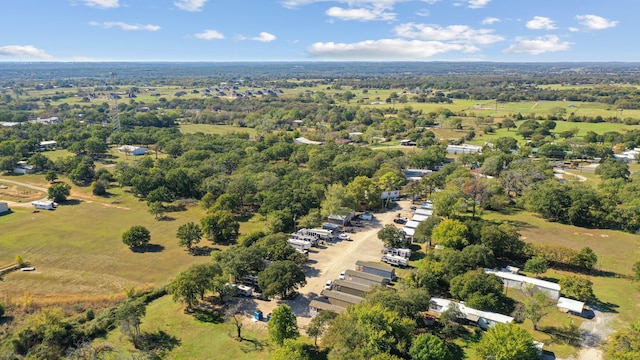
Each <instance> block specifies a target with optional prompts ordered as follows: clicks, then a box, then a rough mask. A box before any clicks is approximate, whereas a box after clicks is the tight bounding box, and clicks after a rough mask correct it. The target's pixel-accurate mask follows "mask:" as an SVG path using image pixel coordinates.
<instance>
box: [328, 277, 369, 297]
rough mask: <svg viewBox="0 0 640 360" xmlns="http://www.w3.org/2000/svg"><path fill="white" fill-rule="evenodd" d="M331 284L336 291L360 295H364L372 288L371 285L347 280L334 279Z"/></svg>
mask: <svg viewBox="0 0 640 360" xmlns="http://www.w3.org/2000/svg"><path fill="white" fill-rule="evenodd" d="M333 286H334V289H335V290H336V291H339V292H342V293H345V294H351V295H355V296H360V297H364V296H365V295H366V294H367V293H368V292H369V291H371V289H372V286H371V285H367V284H361V283H357V282H353V281H347V280H335V281H334V282H333Z"/></svg>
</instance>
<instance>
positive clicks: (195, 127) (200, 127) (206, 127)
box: [180, 124, 258, 137]
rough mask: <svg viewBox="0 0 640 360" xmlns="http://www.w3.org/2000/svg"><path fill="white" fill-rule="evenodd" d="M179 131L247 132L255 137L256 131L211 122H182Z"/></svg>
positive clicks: (208, 132) (211, 132) (190, 132)
mask: <svg viewBox="0 0 640 360" xmlns="http://www.w3.org/2000/svg"><path fill="white" fill-rule="evenodd" d="M180 132H182V133H185V134H193V133H198V132H201V133H204V134H219V135H227V134H235V133H247V134H249V136H251V137H255V136H256V135H257V134H258V133H257V131H256V129H253V128H247V127H240V126H232V125H211V124H183V125H180Z"/></svg>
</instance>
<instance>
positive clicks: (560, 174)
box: [553, 168, 587, 182]
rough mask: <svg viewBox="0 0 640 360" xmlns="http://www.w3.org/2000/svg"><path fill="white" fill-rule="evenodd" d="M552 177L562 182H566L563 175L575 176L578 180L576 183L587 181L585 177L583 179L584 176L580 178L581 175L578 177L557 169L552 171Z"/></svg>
mask: <svg viewBox="0 0 640 360" xmlns="http://www.w3.org/2000/svg"><path fill="white" fill-rule="evenodd" d="M553 175H554V176H555V177H556V178H558V179H564V180H566V179H565V178H564V175H569V176H575V177H576V178H578V181H579V182H585V181H587V178H586V177H584V176H582V175H578V174H574V173H570V172H567V171H564V170H562V169H558V168H554V169H553Z"/></svg>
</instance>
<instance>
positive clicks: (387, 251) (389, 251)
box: [382, 248, 411, 259]
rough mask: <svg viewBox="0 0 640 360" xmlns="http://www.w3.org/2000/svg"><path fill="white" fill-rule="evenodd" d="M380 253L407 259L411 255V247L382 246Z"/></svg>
mask: <svg viewBox="0 0 640 360" xmlns="http://www.w3.org/2000/svg"><path fill="white" fill-rule="evenodd" d="M382 253H383V254H387V255H395V256H400V257H403V258H405V259H409V258H410V257H411V249H397V248H391V249H388V248H383V249H382Z"/></svg>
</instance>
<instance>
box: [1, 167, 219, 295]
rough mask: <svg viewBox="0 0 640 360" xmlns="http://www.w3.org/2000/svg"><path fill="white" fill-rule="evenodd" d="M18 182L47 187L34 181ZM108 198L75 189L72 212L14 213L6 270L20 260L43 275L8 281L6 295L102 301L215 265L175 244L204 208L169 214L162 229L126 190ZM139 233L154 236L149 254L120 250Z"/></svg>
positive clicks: (7, 227) (4, 224)
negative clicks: (134, 230) (133, 231)
mask: <svg viewBox="0 0 640 360" xmlns="http://www.w3.org/2000/svg"><path fill="white" fill-rule="evenodd" d="M17 178H18V177H14V178H12V179H16V180H17ZM18 181H24V182H32V183H35V184H42V183H41V182H40V181H39V178H38V177H34V176H32V177H30V178H29V177H25V178H23V179H21V180H18ZM109 191H110V192H111V195H110V196H109V197H108V198H103V197H95V196H93V195H91V192H90V190H89V188H77V187H74V188H73V189H72V195H71V197H70V199H71V200H72V201H71V202H70V204H68V205H62V206H60V207H58V208H57V209H56V210H55V211H40V212H38V213H32V212H31V208H15V209H13V210H14V213H12V214H10V215H7V216H2V217H0V227H1V228H2V242H0V263H9V262H11V261H12V259H13V258H14V257H15V255H21V256H22V257H23V258H24V259H26V260H28V261H29V262H30V263H31V264H32V265H33V266H35V267H36V268H37V271H35V272H30V273H21V272H16V273H11V274H9V275H7V276H5V277H4V278H3V281H2V282H0V293H2V292H9V293H13V294H22V293H23V292H29V293H32V294H34V295H36V296H35V297H36V298H52V297H60V298H68V297H73V296H77V295H81V296H86V295H96V296H103V295H109V294H114V293H121V292H122V291H123V289H124V288H125V287H128V286H132V285H135V286H141V285H144V284H156V285H161V284H164V283H166V282H167V281H168V280H169V279H170V278H171V277H173V276H175V274H176V273H177V272H178V271H179V270H181V269H184V268H186V267H188V266H189V265H191V264H193V263H198V262H205V261H209V259H208V257H206V256H205V257H194V256H191V255H189V254H187V253H186V252H185V251H184V249H183V248H180V247H178V245H177V241H176V239H175V233H176V230H177V228H178V226H180V225H182V224H184V223H186V222H188V221H199V219H200V218H201V217H202V216H203V214H204V212H203V210H201V209H200V208H199V207H197V206H194V207H192V208H188V209H187V210H186V211H183V212H173V213H168V214H167V216H168V217H169V218H170V220H168V221H156V220H154V218H153V216H152V215H151V214H149V213H148V212H147V210H146V203H144V202H141V201H138V199H136V198H134V197H133V196H131V195H130V194H128V193H126V192H123V191H122V190H121V189H110V190H109ZM133 225H143V226H145V227H147V228H148V229H149V230H150V232H151V244H152V246H151V247H150V251H148V252H143V253H136V252H132V251H131V250H129V249H128V248H127V247H126V246H125V245H124V244H122V241H121V234H122V232H124V231H125V230H126V229H128V228H129V227H131V226H133ZM207 243H208V242H207V241H206V240H203V242H202V243H201V244H202V245H206V244H207Z"/></svg>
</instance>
